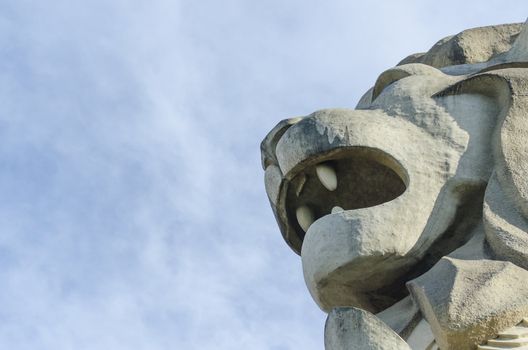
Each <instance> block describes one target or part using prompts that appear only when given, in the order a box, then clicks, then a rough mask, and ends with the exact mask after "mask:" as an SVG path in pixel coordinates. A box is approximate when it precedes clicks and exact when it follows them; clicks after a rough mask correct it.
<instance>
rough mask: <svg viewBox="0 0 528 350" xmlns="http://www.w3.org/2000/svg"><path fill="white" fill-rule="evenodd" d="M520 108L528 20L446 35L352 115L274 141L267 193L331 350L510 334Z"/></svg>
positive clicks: (519, 264) (517, 245) (391, 72)
mask: <svg viewBox="0 0 528 350" xmlns="http://www.w3.org/2000/svg"><path fill="white" fill-rule="evenodd" d="M521 29H522V30H521ZM526 115H528V25H527V24H525V25H524V26H522V25H520V24H512V25H501V26H492V27H483V28H476V29H471V30H467V31H464V32H462V33H460V34H457V35H455V36H452V37H448V38H445V39H442V40H441V41H439V42H438V43H437V44H436V45H435V46H433V48H431V50H429V51H428V52H427V53H424V54H415V55H412V56H410V57H408V58H406V59H405V60H404V61H403V62H402V63H401V64H400V65H398V66H396V67H394V68H391V69H388V70H387V71H385V72H382V73H381V74H380V75H379V77H378V79H377V80H376V82H375V83H374V86H373V87H372V88H371V89H370V90H369V91H367V92H366V93H365V94H364V96H363V97H362V98H361V99H360V101H359V103H358V105H357V107H356V109H328V110H322V111H316V112H314V113H312V114H310V115H308V116H306V117H298V118H292V119H286V120H284V121H282V122H280V123H279V124H278V125H277V126H276V127H275V128H274V129H273V130H272V131H271V132H270V133H269V134H268V136H267V137H266V138H265V139H264V141H263V142H262V163H263V167H264V169H265V183H266V192H267V193H268V199H269V201H270V204H271V207H272V210H273V212H274V214H275V217H276V219H277V222H278V224H279V228H280V230H281V232H282V234H283V237H284V238H285V240H286V242H287V243H288V245H289V246H290V247H291V248H292V249H293V250H294V251H295V252H296V253H298V254H300V255H301V260H302V265H303V273H304V278H305V281H306V285H307V287H308V290H309V292H310V293H311V295H312V297H313V299H314V300H315V302H316V303H317V304H318V305H319V307H320V308H321V309H323V310H324V311H326V312H330V316H329V321H328V322H329V323H327V332H326V337H327V349H345V348H347V347H346V346H349V348H350V349H353V348H358V349H359V348H361V349H381V348H391V346H396V345H393V343H392V342H396V343H398V341H399V340H398V341H396V340H395V339H399V338H398V336H396V338H395V337H394V335H395V334H399V336H401V337H402V338H403V339H405V340H407V341H409V344H412V346H413V349H419V350H425V349H426V348H427V349H429V348H433V347H434V346H439V347H440V348H442V349H443V350H448V349H476V347H477V346H478V345H479V344H480V345H482V344H484V343H486V342H487V344H488V345H482V346H484V348H485V346H495V345H496V344H495V343H497V344H506V343H507V342H500V341H496V342H495V343H494V342H493V341H492V339H491V338H492V337H493V336H494V335H496V334H497V333H499V332H502V331H503V330H504V329H505V328H508V327H512V326H515V325H516V324H518V323H519V322H521V321H522V318H523V317H526V315H528V292H527V289H526V288H527V287H526V286H525V285H524V284H526V285H528V275H527V273H528V272H527V270H526V269H528V221H527V218H528V181H527V180H526V179H528V119H527V118H526ZM407 286H408V287H409V289H410V290H411V292H412V293H411V296H410V297H408V293H409V289H408V288H407ZM344 306H346V307H349V308H348V309H343V308H342V307H344ZM374 313H377V315H376V316H374V315H373V314H374ZM380 322H381V325H380ZM342 325H356V326H357V327H356V326H354V327H356V328H354V327H348V326H347V327H342ZM428 325H430V326H431V329H429V328H428V327H429V326H428ZM387 330H390V332H389V331H387ZM381 333H383V335H381ZM505 334H506V333H505ZM432 335H434V338H435V339H436V343H437V344H433V343H429V342H430V341H433V340H432V339H431V336H432ZM376 337H379V338H377V339H375V338H376ZM354 344H362V345H361V346H362V347H354V346H356V345H354ZM398 344H399V343H398ZM427 344H429V345H427ZM493 344H495V345H493ZM508 344H509V343H508ZM357 346H359V345H357ZM397 346H401V345H397ZM484 348H483V349H484ZM395 349H396V348H395Z"/></svg>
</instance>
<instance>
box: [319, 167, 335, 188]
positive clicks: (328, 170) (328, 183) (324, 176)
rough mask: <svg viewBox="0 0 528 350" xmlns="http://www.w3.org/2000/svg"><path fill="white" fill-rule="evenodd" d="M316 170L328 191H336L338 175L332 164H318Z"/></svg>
mask: <svg viewBox="0 0 528 350" xmlns="http://www.w3.org/2000/svg"><path fill="white" fill-rule="evenodd" d="M315 172H316V173H317V177H318V178H319V181H321V183H322V184H323V186H324V187H325V188H326V189H327V190H328V191H335V189H336V188H337V175H336V172H335V169H334V168H333V167H332V166H331V165H329V164H327V163H321V164H318V165H316V167H315Z"/></svg>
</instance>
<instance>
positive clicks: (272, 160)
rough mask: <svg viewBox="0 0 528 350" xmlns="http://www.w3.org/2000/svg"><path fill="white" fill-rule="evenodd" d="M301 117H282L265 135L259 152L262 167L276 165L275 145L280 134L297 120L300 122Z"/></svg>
mask: <svg viewBox="0 0 528 350" xmlns="http://www.w3.org/2000/svg"><path fill="white" fill-rule="evenodd" d="M302 119H303V117H295V118H289V119H284V120H282V121H280V122H279V123H278V124H277V125H276V126H275V127H274V128H273V129H271V131H270V132H269V133H268V134H267V135H266V137H265V138H264V140H262V143H261V144H260V153H261V157H262V168H263V169H264V170H266V168H267V167H268V166H270V165H271V164H275V165H278V161H277V156H276V155H275V149H276V147H277V142H279V139H280V138H281V136H282V135H284V133H285V132H286V130H288V128H289V127H290V126H292V125H294V124H296V123H298V122H300V121H301V120H302Z"/></svg>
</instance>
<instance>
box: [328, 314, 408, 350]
mask: <svg viewBox="0 0 528 350" xmlns="http://www.w3.org/2000/svg"><path fill="white" fill-rule="evenodd" d="M325 348H326V349H327V350H350V349H355V350H411V348H410V347H409V345H407V343H406V342H405V341H404V340H403V339H402V338H400V336H398V334H396V333H395V332H394V331H393V330H392V329H390V328H389V327H388V326H387V325H386V324H385V323H383V322H382V321H380V320H379V319H378V318H377V317H375V316H374V315H372V314H371V313H369V312H367V311H364V310H361V309H356V308H336V309H334V310H332V312H330V314H329V315H328V319H327V320H326V325H325Z"/></svg>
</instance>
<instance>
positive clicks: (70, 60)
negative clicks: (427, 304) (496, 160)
mask: <svg viewBox="0 0 528 350" xmlns="http://www.w3.org/2000/svg"><path fill="white" fill-rule="evenodd" d="M443 4H445V5H444V6H445V9H444V8H439V9H436V10H435V11H436V12H435V13H431V12H430V10H429V9H430V7H431V6H437V5H435V3H434V2H432V1H428V2H424V3H423V4H421V5H419V6H418V5H415V4H412V2H411V1H406V2H400V3H399V4H394V3H393V2H383V3H382V2H379V3H369V4H366V3H365V4H361V5H358V4H355V3H353V2H348V1H334V2H331V3H325V4H323V3H321V2H315V1H308V2H305V1H303V2H301V1H292V2H287V3H284V2H279V1H271V2H255V1H252V2H250V1H242V0H227V1H221V2H219V1H218V2H214V1H198V2H191V1H180V2H175V1H154V2H143V3H139V2H134V3H132V2H127V1H118V0H116V1H111V2H110V1H90V2H80V1H79V2H76V1H47V2H35V1H16V2H6V3H3V4H2V5H0V13H1V15H0V50H1V58H0V67H1V70H2V74H1V75H0V160H1V161H0V199H1V201H0V225H1V227H2V232H1V234H0V283H1V285H2V288H0V322H1V325H2V327H0V347H1V348H8V349H72V348H75V349H116V350H117V349H149V350H153V349H226V350H227V349H229V350H231V349H257V350H258V349H277V350H279V349H321V348H322V332H323V329H322V327H323V322H324V314H323V313H322V312H320V311H319V310H318V309H317V307H316V306H315V304H314V303H313V302H312V301H311V300H310V299H309V295H308V293H307V291H306V290H305V287H304V283H303V281H302V272H301V269H300V261H299V259H298V257H296V256H295V255H294V254H293V253H290V252H289V251H288V248H287V247H286V245H285V244H284V243H283V242H282V240H281V238H280V234H279V233H278V230H277V229H276V227H275V224H274V222H273V218H272V215H271V210H269V208H268V205H267V203H266V196H265V194H264V191H263V184H262V182H263V181H262V172H261V170H260V168H259V167H260V164H259V163H260V159H259V157H260V156H259V153H258V144H259V142H260V139H261V138H262V137H263V136H264V135H265V133H266V132H267V130H269V129H270V128H271V127H272V126H273V125H274V123H276V122H277V121H278V120H279V119H280V118H283V117H289V116H293V115H297V114H306V113H309V112H311V111H312V110H314V109H318V108H323V107H333V106H348V107H353V106H354V104H355V102H356V100H357V99H358V98H359V96H360V94H361V92H362V90H365V89H366V88H367V87H368V86H369V85H370V84H371V83H372V81H373V80H374V79H375V77H376V74H377V73H379V72H380V71H381V70H382V69H384V68H386V67H388V66H391V65H393V64H394V63H396V62H397V61H398V59H400V58H402V57H403V56H405V55H406V54H408V53H410V51H414V50H415V49H417V48H418V49H422V50H423V49H426V48H427V47H428V46H430V45H431V44H432V43H433V42H434V40H436V39H439V37H438V35H439V33H440V32H441V33H443V32H444V31H447V33H451V32H452V31H453V30H451V28H447V27H448V26H447V25H444V22H443V20H441V19H436V17H435V16H437V17H439V18H442V16H441V15H442V14H443V15H444V17H448V18H449V26H450V27H451V26H452V27H456V29H455V31H456V30H459V29H461V28H464V27H467V26H473V25H477V24H490V23H497V22H510V21H522V20H523V18H522V17H521V18H520V17H519V15H518V13H519V8H520V6H522V3H521V2H520V1H516V2H514V1H512V2H504V1H501V2H498V1H496V2H494V3H492V4H493V6H494V8H493V11H492V10H490V9H488V10H482V7H480V8H481V10H478V11H479V12H477V13H479V17H478V18H476V19H468V18H467V17H468V16H466V15H464V14H463V13H458V12H455V13H454V12H453V11H451V10H449V7H450V5H449V2H447V3H445V2H444V3H443ZM478 4H479V2H476V1H470V2H467V3H466V5H461V4H458V3H457V4H456V5H455V2H454V1H453V2H452V5H451V7H455V6H457V8H461V6H465V7H467V8H468V9H469V7H470V5H473V6H476V7H478ZM490 6H491V5H490ZM499 8H500V12H497V11H495V10H496V9H499ZM473 13H475V12H473ZM448 15H449V16H448ZM468 21H472V22H470V23H469V22H468ZM430 23H433V24H430ZM442 35H443V34H442Z"/></svg>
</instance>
